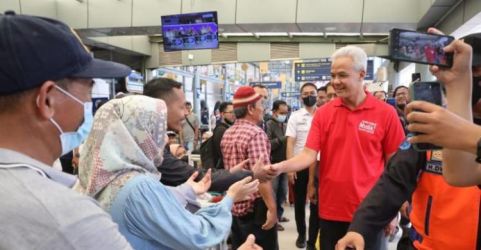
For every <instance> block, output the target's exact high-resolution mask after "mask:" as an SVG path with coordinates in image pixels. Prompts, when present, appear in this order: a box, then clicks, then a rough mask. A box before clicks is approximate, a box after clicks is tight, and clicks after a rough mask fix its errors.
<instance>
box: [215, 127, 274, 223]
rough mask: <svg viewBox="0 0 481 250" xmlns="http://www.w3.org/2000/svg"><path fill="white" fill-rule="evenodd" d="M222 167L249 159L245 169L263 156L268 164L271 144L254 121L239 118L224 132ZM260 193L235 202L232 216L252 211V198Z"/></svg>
mask: <svg viewBox="0 0 481 250" xmlns="http://www.w3.org/2000/svg"><path fill="white" fill-rule="evenodd" d="M220 146H221V150H222V155H223V156H224V167H225V168H226V169H231V168H233V167H234V166H235V165H237V164H239V163H240V162H242V161H244V160H246V159H249V162H248V163H247V164H246V165H245V166H244V168H246V169H247V170H251V168H252V167H253V166H254V165H255V163H256V161H257V160H258V159H260V158H261V156H262V157H263V159H264V160H263V161H264V164H266V165H267V164H270V161H269V159H270V157H269V156H270V152H271V144H270V142H269V139H268V138H267V135H266V133H265V132H264V130H262V128H260V127H259V126H257V125H256V124H255V123H253V122H251V121H248V120H246V119H239V120H237V121H236V122H235V124H234V125H232V126H231V127H230V128H229V129H227V131H226V132H225V133H224V136H223V137H222V141H221V144H220ZM259 197H260V193H259V192H256V193H254V194H252V195H251V196H250V197H249V198H248V199H247V200H245V201H241V202H236V203H235V204H234V207H233V208H232V214H233V215H234V216H243V215H246V214H247V213H249V212H252V211H253V206H254V200H255V199H257V198H259Z"/></svg>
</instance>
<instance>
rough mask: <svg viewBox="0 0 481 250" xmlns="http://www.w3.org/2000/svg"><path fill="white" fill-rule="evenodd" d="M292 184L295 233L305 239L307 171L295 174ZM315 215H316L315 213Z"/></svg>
mask: <svg viewBox="0 0 481 250" xmlns="http://www.w3.org/2000/svg"><path fill="white" fill-rule="evenodd" d="M296 175H297V179H296V180H295V182H294V193H295V195H294V214H295V218H296V227H297V233H298V234H299V236H300V237H304V238H305V237H306V197H307V182H308V181H309V169H304V170H301V171H299V172H297V173H296ZM316 214H317V213H316Z"/></svg>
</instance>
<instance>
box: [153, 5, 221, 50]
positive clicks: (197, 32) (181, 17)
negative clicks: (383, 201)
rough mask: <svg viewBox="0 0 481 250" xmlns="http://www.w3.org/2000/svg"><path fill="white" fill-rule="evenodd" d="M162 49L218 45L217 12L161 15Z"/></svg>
mask: <svg viewBox="0 0 481 250" xmlns="http://www.w3.org/2000/svg"><path fill="white" fill-rule="evenodd" d="M161 20H162V37H163V42H164V51H179V50H192V49H216V48H218V47H219V35H218V24H217V12H216V11H209V12H200V13H188V14H178V15H170V16H162V17H161Z"/></svg>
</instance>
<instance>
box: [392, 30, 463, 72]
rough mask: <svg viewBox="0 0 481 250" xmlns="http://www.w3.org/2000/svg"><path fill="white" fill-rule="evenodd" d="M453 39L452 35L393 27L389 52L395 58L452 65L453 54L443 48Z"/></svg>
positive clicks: (446, 65)
mask: <svg viewBox="0 0 481 250" xmlns="http://www.w3.org/2000/svg"><path fill="white" fill-rule="evenodd" d="M453 40H454V37H452V36H443V35H434V34H428V33H421V32H416V31H409V30H400V29H392V30H391V32H390V39H389V54H390V57H391V59H393V60H399V61H408V62H416V63H423V64H432V65H440V66H444V67H451V65H452V64H453V54H452V53H444V50H443V48H444V47H446V46H447V45H448V44H450V43H451V42H452V41H453Z"/></svg>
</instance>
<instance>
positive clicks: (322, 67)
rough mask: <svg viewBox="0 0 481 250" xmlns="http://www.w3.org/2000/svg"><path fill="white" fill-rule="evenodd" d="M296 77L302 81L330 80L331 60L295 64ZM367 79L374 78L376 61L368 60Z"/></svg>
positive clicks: (298, 80)
mask: <svg viewBox="0 0 481 250" xmlns="http://www.w3.org/2000/svg"><path fill="white" fill-rule="evenodd" d="M294 73H295V74H294V79H295V80H296V81H297V82H302V81H329V80H331V62H329V61H326V60H324V61H322V62H305V63H295V64H294ZM364 79H365V80H373V79H374V61H373V60H368V61H367V72H366V77H365V78H364Z"/></svg>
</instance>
